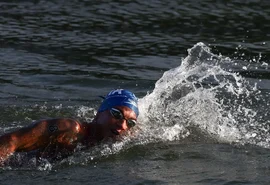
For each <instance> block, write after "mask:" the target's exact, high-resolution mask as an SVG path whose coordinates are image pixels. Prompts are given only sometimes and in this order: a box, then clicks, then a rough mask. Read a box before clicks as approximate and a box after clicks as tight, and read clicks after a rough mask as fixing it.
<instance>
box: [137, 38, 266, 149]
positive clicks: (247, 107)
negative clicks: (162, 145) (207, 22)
mask: <svg viewBox="0 0 270 185" xmlns="http://www.w3.org/2000/svg"><path fill="white" fill-rule="evenodd" d="M234 64H235V61H233V60H231V59H230V58H228V57H223V56H222V55H215V54H213V53H212V52H211V50H210V48H209V47H207V46H206V45H205V44H203V43H198V44H196V45H195V46H194V47H192V48H191V49H189V50H188V56H187V57H186V58H185V59H183V61H182V63H181V65H180V66H179V67H176V68H174V69H171V70H169V71H167V72H165V73H164V75H163V76H162V77H161V78H160V79H159V80H158V81H157V82H156V84H155V88H154V90H153V91H152V92H151V93H149V94H148V95H146V96H145V97H143V98H142V99H140V101H139V104H140V110H141V115H140V122H141V125H140V126H141V130H142V131H143V132H142V133H141V134H140V135H143V137H145V136H147V137H151V138H153V139H154V140H155V139H156V140H169V141H171V140H184V139H188V138H189V140H194V139H195V140H196V141H198V142H200V141H202V142H206V141H211V142H212V141H217V142H225V143H238V144H254V145H258V146H262V147H265V148H269V146H270V145H269V141H270V134H269V126H268V125H269V121H268V120H267V117H268V113H267V109H266V108H267V105H268V104H267V101H265V100H266V99H267V94H264V93H262V92H261V91H260V90H259V89H258V87H257V84H256V83H253V84H252V83H250V82H249V81H248V80H247V79H245V78H244V77H242V76H240V75H239V73H236V72H233V70H234V69H233V68H232V66H233V65H234ZM263 108H265V109H263ZM262 111H263V112H262Z"/></svg>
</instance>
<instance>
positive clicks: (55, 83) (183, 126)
mask: <svg viewBox="0 0 270 185" xmlns="http://www.w3.org/2000/svg"><path fill="white" fill-rule="evenodd" d="M0 8H1V11H0V15H1V16H0V64H1V68H0V110H1V114H0V133H1V134H3V133H5V132H9V131H12V130H14V129H18V128H20V127H23V126H26V125H28V124H30V123H31V122H32V121H34V120H38V119H43V118H49V117H75V118H79V119H81V120H87V121H90V120H91V119H92V118H93V116H94V114H95V110H96V108H97V107H98V105H99V103H100V101H101V100H100V99H99V98H98V96H99V95H105V94H106V93H107V92H108V91H110V90H111V89H115V88H127V89H130V90H132V91H133V92H134V93H135V94H136V95H137V96H138V97H139V105H140V110H141V114H140V117H139V124H138V126H137V127H136V128H135V129H134V130H132V132H131V133H130V135H128V136H125V137H124V138H123V141H117V142H115V143H103V144H101V145H100V146H97V147H95V148H92V149H91V150H87V151H78V152H77V153H75V154H74V155H72V156H70V157H69V158H67V159H64V160H62V161H57V162H55V163H50V162H49V161H46V160H44V161H41V163H40V164H37V163H36V161H35V160H34V159H31V158H28V159H27V160H26V159H25V156H24V155H26V154H17V155H15V156H14V158H15V164H10V165H8V166H5V167H4V168H1V170H0V173H1V184H37V183H39V184H42V185H45V184H93V183H94V184H99V185H101V184H112V183H114V184H215V185H216V184H226V185H228V184H230V185H234V184H269V182H270V179H269V169H270V161H269V148H270V135H269V131H270V127H269V113H268V112H269V111H268V107H269V103H270V102H269V67H268V65H269V63H270V62H269V59H268V58H269V32H268V30H269V27H270V24H269V19H270V11H269V10H270V3H269V2H268V1H257V0H249V1H245V2H242V1H236V0H235V1H229V2H228V1H226V2H223V1H219V2H216V1H211V0H209V1H203V2H201V1H195V0H193V1H178V0H173V1H167V0H165V1H158V0H156V1H142V0H137V1H110V0H109V1H86V0H85V1H79V0H73V1H68V2H66V1H52V0H51V1H41V0H35V1H33V0H32V1H30V0H29V1H16V0H14V1H1V2H0Z"/></svg>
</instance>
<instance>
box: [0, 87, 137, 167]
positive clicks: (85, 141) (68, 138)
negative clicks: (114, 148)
mask: <svg viewBox="0 0 270 185" xmlns="http://www.w3.org/2000/svg"><path fill="white" fill-rule="evenodd" d="M103 98H104V100H103V102H102V103H101V105H100V107H99V109H98V111H97V114H96V115H95V117H94V119H93V120H92V122H90V123H86V122H79V121H78V120H75V119H70V118H56V119H46V120H40V121H37V122H34V123H33V124H32V125H30V126H28V127H24V128H21V129H19V130H17V131H14V132H11V133H7V134H4V135H2V136H0V164H2V165H3V164H4V162H5V161H6V160H7V159H9V157H10V156H12V155H13V154H14V153H15V152H33V151H36V153H37V154H36V157H41V158H53V159H60V158H63V157H65V156H68V155H71V154H72V153H73V152H74V150H75V149H76V146H77V145H78V144H81V145H82V146H85V147H91V146H93V145H95V144H97V143H98V142H100V141H103V140H105V139H108V138H116V136H118V135H122V134H123V133H126V132H127V131H128V130H129V129H130V128H132V127H134V126H135V125H136V122H137V117H138V115H139V110H138V104H137V102H138V100H137V98H136V96H135V95H134V94H133V93H132V92H130V91H128V90H124V89H116V90H113V91H111V92H109V93H108V94H107V96H106V97H103Z"/></svg>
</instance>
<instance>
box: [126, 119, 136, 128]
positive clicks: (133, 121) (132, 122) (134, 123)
mask: <svg viewBox="0 0 270 185" xmlns="http://www.w3.org/2000/svg"><path fill="white" fill-rule="evenodd" d="M135 125H136V121H135V120H132V119H129V120H127V126H128V127H129V128H131V127H134V126H135Z"/></svg>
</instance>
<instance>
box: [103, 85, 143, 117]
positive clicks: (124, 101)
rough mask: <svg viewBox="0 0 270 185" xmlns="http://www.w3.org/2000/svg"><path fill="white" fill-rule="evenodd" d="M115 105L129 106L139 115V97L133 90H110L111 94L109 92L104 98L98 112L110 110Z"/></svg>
mask: <svg viewBox="0 0 270 185" xmlns="http://www.w3.org/2000/svg"><path fill="white" fill-rule="evenodd" d="M115 106H126V107H129V108H130V109H131V110H133V111H134V112H135V114H136V117H138V115H139V109H138V99H137V98H136V96H135V95H134V94H133V93H132V92H130V91H128V90H125V89H116V90H113V91H111V92H109V94H107V96H106V97H104V100H103V102H102V104H101V105H100V107H99V109H98V112H102V111H105V110H108V109H110V108H112V107H115Z"/></svg>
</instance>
